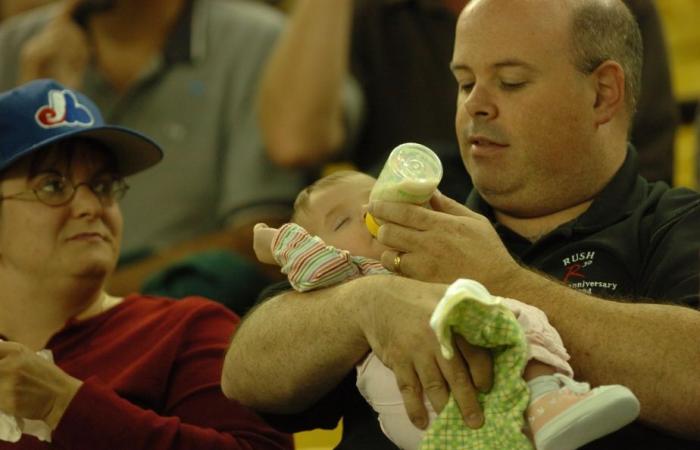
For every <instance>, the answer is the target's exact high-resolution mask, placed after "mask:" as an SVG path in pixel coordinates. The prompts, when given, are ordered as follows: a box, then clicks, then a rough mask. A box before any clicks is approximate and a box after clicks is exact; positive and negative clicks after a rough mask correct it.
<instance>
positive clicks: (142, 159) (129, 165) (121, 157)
mask: <svg viewBox="0 0 700 450" xmlns="http://www.w3.org/2000/svg"><path fill="white" fill-rule="evenodd" d="M78 136H80V137H85V138H90V139H94V140H96V141H98V142H100V143H102V144H104V145H105V146H106V147H107V148H109V149H110V150H111V151H112V153H113V154H114V157H115V158H116V159H117V164H118V165H119V173H120V175H121V176H124V177H126V176H129V175H133V174H135V173H137V172H141V171H142V170H145V169H148V168H149V167H151V166H154V165H155V164H157V163H158V162H159V161H160V160H161V159H163V150H161V148H160V146H159V145H158V144H157V143H156V142H155V141H153V140H152V139H150V138H148V137H146V136H144V135H142V134H140V133H137V132H135V131H132V130H130V129H128V128H123V127H118V126H114V125H105V126H102V127H95V128H90V129H87V130H84V131H78V132H76V133H73V134H71V135H70V137H78ZM66 137H68V136H64V137H63V139H65V138H66Z"/></svg>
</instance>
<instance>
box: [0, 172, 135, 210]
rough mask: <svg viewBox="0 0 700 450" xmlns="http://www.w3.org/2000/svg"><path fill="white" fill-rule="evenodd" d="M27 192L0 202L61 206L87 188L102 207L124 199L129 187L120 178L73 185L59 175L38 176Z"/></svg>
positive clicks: (99, 179)
mask: <svg viewBox="0 0 700 450" xmlns="http://www.w3.org/2000/svg"><path fill="white" fill-rule="evenodd" d="M32 184H33V185H34V187H33V188H32V189H30V190H28V191H24V192H18V193H17V194H11V195H6V196H3V197H0V200H9V199H18V200H39V201H40V202H41V203H44V204H45V205H49V206H61V205H65V204H67V203H70V201H71V200H73V197H75V193H76V191H77V190H78V188H79V187H80V186H87V188H88V189H90V190H91V191H92V192H93V193H94V194H95V195H96V196H97V198H98V199H99V200H100V203H101V204H102V205H103V206H109V205H112V204H114V203H115V202H118V201H119V200H121V199H122V198H123V197H124V194H126V191H127V190H128V189H129V186H128V185H127V184H126V182H124V180H123V179H121V178H115V177H114V176H111V175H101V176H98V177H96V178H94V179H92V180H90V181H85V182H83V183H78V184H74V183H73V181H71V180H70V179H69V178H66V177H64V176H62V175H59V174H45V175H41V176H39V177H38V178H37V179H36V181H35V182H33V183H32Z"/></svg>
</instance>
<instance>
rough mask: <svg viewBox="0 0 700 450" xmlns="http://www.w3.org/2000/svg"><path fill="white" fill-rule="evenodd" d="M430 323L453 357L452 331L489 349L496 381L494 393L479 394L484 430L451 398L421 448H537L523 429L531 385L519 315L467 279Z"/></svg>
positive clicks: (451, 292) (458, 284)
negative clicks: (470, 425)
mask: <svg viewBox="0 0 700 450" xmlns="http://www.w3.org/2000/svg"><path fill="white" fill-rule="evenodd" d="M430 325H431V326H432V327H433V329H434V330H435V333H436V334H437V337H438V341H439V342H440V346H441V348H442V353H443V355H444V356H445V357H446V358H448V359H449V358H451V357H452V356H453V354H454V349H453V347H452V334H453V333H457V334H459V335H462V336H463V337H464V338H465V339H466V340H467V341H468V342H470V343H472V344H474V345H477V346H480V347H485V348H490V349H491V352H492V355H493V362H494V382H493V387H492V389H491V391H490V392H489V393H486V394H481V393H480V394H479V395H478V399H479V402H480V403H481V406H482V408H483V410H484V416H485V421H484V425H483V426H482V427H481V428H479V429H476V430H474V429H471V428H468V427H467V426H466V425H465V424H464V422H463V421H462V415H461V414H460V411H459V408H458V407H457V403H455V401H454V398H453V397H450V400H449V402H448V403H447V406H446V407H445V409H443V411H442V412H441V413H440V415H438V417H437V418H436V419H435V420H434V421H433V423H432V424H431V425H430V427H429V428H428V430H427V431H426V433H425V436H424V438H423V441H422V442H421V446H420V449H421V450H448V449H470V450H503V449H509V450H519V449H532V448H533V447H532V444H531V443H530V441H529V440H528V439H527V437H525V435H524V434H523V432H522V427H523V424H524V418H523V412H524V411H525V408H526V407H527V404H528V401H529V393H528V389H527V385H526V383H525V381H524V380H523V378H522V373H523V369H524V367H525V364H526V363H527V357H528V348H527V342H526V341H525V336H524V334H523V331H522V329H521V327H520V325H519V324H518V321H517V320H516V318H515V316H514V314H513V313H512V312H511V311H510V310H509V309H508V308H506V307H505V306H504V305H503V304H502V303H501V300H500V299H499V297H495V296H492V295H491V294H490V293H489V292H488V291H487V290H486V288H485V287H484V286H482V285H481V284H479V283H477V282H476V281H473V280H466V279H462V280H457V281H456V282H455V283H453V284H452V285H451V286H450V287H449V288H448V289H447V291H445V295H444V296H443V298H442V300H440V303H439V304H438V306H437V307H436V308H435V311H434V312H433V315H432V317H431V319H430Z"/></svg>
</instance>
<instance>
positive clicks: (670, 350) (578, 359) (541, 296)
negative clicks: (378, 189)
mask: <svg viewBox="0 0 700 450" xmlns="http://www.w3.org/2000/svg"><path fill="white" fill-rule="evenodd" d="M431 204H432V206H433V208H434V210H432V211H431V210H427V209H425V208H421V207H417V206H414V205H408V206H406V205H403V204H399V203H391V202H373V203H372V204H370V206H369V212H370V213H371V214H372V215H373V216H375V217H379V218H381V219H382V220H385V221H387V222H388V223H385V224H384V225H382V227H380V229H379V233H378V239H379V241H380V242H382V243H383V244H385V245H387V246H389V247H391V248H394V249H399V250H401V252H402V255H403V256H402V257H401V271H402V272H403V273H404V274H406V275H407V276H410V277H412V278H417V279H422V280H426V281H440V282H451V281H454V280H455V279H457V278H471V279H474V280H477V281H479V282H480V283H482V284H483V285H484V286H486V288H487V289H489V291H490V292H491V293H492V294H495V295H500V296H503V297H510V298H515V299H517V300H520V301H522V302H525V303H528V304H531V305H533V306H536V307H538V308H540V309H542V310H543V311H544V312H545V313H546V314H547V316H548V318H549V320H550V322H551V323H552V325H553V326H554V327H556V329H557V331H559V334H560V335H561V337H562V340H563V341H564V344H565V345H566V347H567V350H568V352H569V354H570V355H571V365H572V366H573V367H574V369H575V370H576V377H577V378H579V379H583V380H586V381H590V382H591V383H592V384H594V385H598V384H623V385H626V386H628V387H629V388H630V389H632V390H633V391H634V393H635V394H636V395H637V397H639V400H640V402H641V406H642V410H641V416H640V417H641V420H642V421H644V422H645V423H647V424H649V425H652V426H654V427H657V428H661V429H663V430H666V431H668V432H670V433H674V434H678V435H682V436H686V437H690V438H691V439H700V422H699V421H698V417H700V402H699V401H698V399H699V398H700V377H698V373H699V372H700V334H699V333H698V330H700V312H699V311H697V310H695V309H692V308H686V307H682V306H675V305H667V304H649V303H648V302H646V303H645V301H644V300H638V302H637V300H635V303H632V302H630V303H622V302H616V301H613V300H608V299H602V298H596V297H593V296H590V295H587V294H585V293H581V292H579V291H576V290H574V289H571V288H569V287H568V286H565V285H563V284H561V283H560V282H559V281H555V280H551V279H549V278H547V277H546V275H542V274H538V273H535V272H532V271H530V270H529V269H527V268H523V267H521V266H519V265H518V264H517V263H516V262H515V261H514V260H513V258H512V257H511V256H510V255H509V254H508V251H507V250H506V249H505V247H504V246H503V243H502V242H501V240H500V238H499V237H498V234H497V233H496V231H495V230H494V228H493V226H492V225H491V224H490V222H489V220H488V219H487V218H485V217H484V216H481V215H479V214H476V213H475V212H473V211H471V210H469V209H468V208H466V207H464V206H462V205H460V204H459V203H457V202H455V201H452V200H449V199H447V198H445V197H444V196H439V195H438V196H436V197H434V198H433V201H432V203H431ZM695 217H697V216H691V217H689V218H688V225H690V224H691V222H692V223H693V224H695V223H697V222H694V220H695ZM693 230H695V228H693ZM682 236H686V235H685V234H682ZM696 236H697V235H695V234H693V235H692V236H689V237H688V238H687V239H686V243H685V244H686V246H688V248H691V249H692V247H691V246H692V245H693V243H694V242H697V241H692V240H690V239H696ZM395 254H396V252H395V251H393V250H390V251H387V252H385V253H384V255H382V262H383V263H384V264H385V266H387V267H388V266H390V265H391V264H392V259H393V257H394V255H395ZM695 254H697V253H695ZM697 267H698V266H697V265H695V269H693V270H697ZM685 269H686V270H688V268H685ZM691 277H694V278H695V279H697V273H693V274H692V275H691ZM678 281H679V282H681V280H680V279H679V280H678ZM692 284H693V285H694V286H693V288H692V289H697V287H696V286H697V285H696V284H695V283H692ZM695 298H697V297H695Z"/></svg>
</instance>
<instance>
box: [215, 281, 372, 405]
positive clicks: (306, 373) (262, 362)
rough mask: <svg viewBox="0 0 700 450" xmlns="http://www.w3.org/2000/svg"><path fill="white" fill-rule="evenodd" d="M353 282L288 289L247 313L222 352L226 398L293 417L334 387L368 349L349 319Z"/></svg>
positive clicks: (356, 289)
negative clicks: (300, 290)
mask: <svg viewBox="0 0 700 450" xmlns="http://www.w3.org/2000/svg"><path fill="white" fill-rule="evenodd" d="M363 281H364V280H362V279H359V280H357V282H360V283H362V282H363ZM370 281H371V280H370ZM357 282H350V283H344V284H342V285H339V286H335V287H332V288H328V289H323V290H318V291H313V292H307V293H303V294H300V293H296V292H293V291H290V292H288V293H285V294H282V295H279V296H277V297H275V298H273V299H271V300H268V301H267V302H265V303H263V304H262V305H260V306H259V307H258V308H256V309H254V310H253V311H252V312H251V313H250V314H248V316H247V317H246V318H245V319H244V321H243V322H242V323H241V325H240V327H239V328H238V330H237V331H236V334H235V335H234V338H233V340H232V342H231V346H230V348H229V350H228V352H227V354H226V360H225V363H224V370H223V376H222V388H223V391H224V393H225V394H226V396H227V397H229V398H235V399H236V400H238V401H239V402H241V403H243V404H244V405H247V406H250V407H252V408H254V409H257V410H259V411H265V412H275V413H294V412H299V411H301V410H303V409H305V408H306V407H308V406H310V405H311V404H312V403H313V402H315V401H316V400H318V399H319V398H320V397H321V396H323V395H324V394H325V393H327V392H328V391H330V390H331V389H332V388H333V387H335V386H336V385H337V384H338V383H339V382H340V381H341V380H342V379H343V377H345V376H346V375H347V374H348V372H350V371H351V370H352V368H353V367H354V365H355V363H356V362H358V361H359V360H361V359H362V357H363V356H364V355H365V354H366V353H367V352H368V350H369V347H368V344H367V342H366V340H365V338H364V335H363V333H362V330H361V329H360V328H359V327H358V326H357V323H356V322H355V321H354V320H353V316H354V311H353V309H354V308H353V306H352V305H353V303H354V302H355V301H356V299H358V298H360V297H361V295H362V294H361V292H362V290H361V287H358V286H357Z"/></svg>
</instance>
